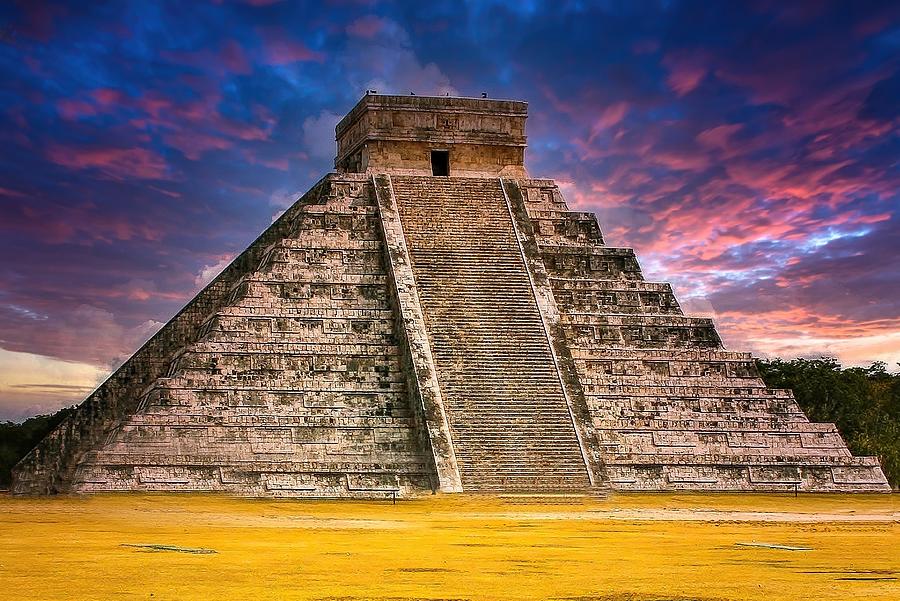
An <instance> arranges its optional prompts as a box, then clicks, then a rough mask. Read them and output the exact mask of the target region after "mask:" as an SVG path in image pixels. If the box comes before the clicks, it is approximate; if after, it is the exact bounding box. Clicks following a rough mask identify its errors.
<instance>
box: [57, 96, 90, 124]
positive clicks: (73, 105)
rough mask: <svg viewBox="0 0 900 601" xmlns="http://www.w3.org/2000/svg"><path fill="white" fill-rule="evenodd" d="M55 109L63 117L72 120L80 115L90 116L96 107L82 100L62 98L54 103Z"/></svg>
mask: <svg viewBox="0 0 900 601" xmlns="http://www.w3.org/2000/svg"><path fill="white" fill-rule="evenodd" d="M56 110H57V111H59V114H60V115H62V117H63V118H64V119H68V120H69V121H74V120H76V119H80V118H81V117H92V116H93V115H96V114H97V107H96V106H95V105H94V104H92V103H90V102H85V101H84V100H71V99H68V98H67V99H64V100H60V101H59V102H57V103H56Z"/></svg>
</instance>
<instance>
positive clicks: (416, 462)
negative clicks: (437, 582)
mask: <svg viewBox="0 0 900 601" xmlns="http://www.w3.org/2000/svg"><path fill="white" fill-rule="evenodd" d="M377 220H378V216H377V210H376V207H375V205H374V202H373V193H372V189H371V186H370V185H369V183H368V182H367V180H366V179H365V178H361V177H354V176H352V175H348V176H334V175H332V176H329V177H327V178H325V179H324V180H323V181H322V182H320V183H319V184H318V185H317V186H316V187H314V188H313V190H311V191H310V192H309V193H308V194H306V195H305V196H304V197H303V198H302V199H301V200H300V201H298V202H297V203H296V204H295V205H294V206H293V207H291V208H290V209H289V210H288V211H287V212H286V213H285V215H284V216H282V217H281V218H280V219H279V220H278V221H277V222H276V223H275V224H273V225H272V226H271V227H270V228H269V229H268V230H267V231H266V232H265V233H264V234H263V235H262V236H261V237H260V238H259V239H258V240H257V241H256V242H254V243H253V244H252V245H251V246H250V247H249V248H248V250H247V251H245V252H244V253H243V254H242V255H241V256H240V257H238V258H237V259H236V260H235V261H234V263H232V265H231V266H229V267H228V268H227V269H226V270H225V271H224V272H223V273H222V274H221V275H220V276H219V277H218V278H216V280H215V281H214V282H213V283H211V284H210V285H209V286H208V287H207V288H206V289H205V290H204V291H203V292H201V293H200V294H199V295H198V296H197V297H196V298H195V299H194V300H193V301H191V302H190V303H189V304H188V305H187V306H186V307H185V309H184V310H182V312H181V313H179V314H178V315H177V316H176V317H175V318H174V319H173V320H172V321H170V322H169V323H168V324H167V325H166V326H165V327H164V328H163V329H162V330H161V331H160V332H159V333H158V334H157V335H156V336H155V337H154V338H153V339H152V340H151V341H150V342H148V343H147V344H146V345H145V346H144V347H143V348H142V349H140V350H139V351H138V352H137V353H135V355H134V356H133V357H132V358H131V359H130V360H129V361H128V362H126V363H125V364H124V365H123V366H122V367H121V368H120V369H119V370H117V372H116V373H115V374H113V375H112V376H111V377H110V378H109V380H107V382H106V383H104V384H103V385H102V386H101V387H100V388H99V389H98V390H97V391H96V392H95V393H94V394H93V395H91V397H89V398H88V399H87V400H86V401H85V402H84V403H83V404H82V405H81V406H80V407H79V409H78V411H77V412H76V413H75V415H74V416H72V417H71V418H70V419H69V420H68V421H67V422H65V423H63V424H62V425H61V426H60V428H59V429H58V430H57V431H55V432H54V433H53V434H52V435H51V436H49V437H48V438H47V439H46V440H45V441H44V442H42V443H41V445H39V446H38V447H37V448H36V449H35V450H34V451H32V453H30V454H29V455H28V456H27V457H26V458H25V459H24V460H23V461H22V462H21V463H20V464H19V466H18V467H17V468H16V479H15V485H14V491H15V492H19V493H47V492H69V491H74V492H95V491H108V490H194V491H197V490H213V491H228V492H232V493H239V494H248V495H277V496H370V495H372V494H380V493H385V494H390V493H391V491H394V490H397V491H399V492H405V491H411V490H420V489H421V490H429V489H430V488H431V487H432V482H431V479H432V467H431V466H430V465H429V462H428V461H427V459H426V455H424V454H423V453H422V441H421V440H420V435H419V431H420V430H421V428H420V427H419V425H418V420H419V419H420V416H418V415H417V414H416V412H415V410H414V409H413V407H414V405H413V404H411V403H410V391H409V389H408V387H407V382H406V377H405V375H404V369H403V367H402V365H401V356H400V349H399V347H398V345H397V344H396V335H395V334H396V333H395V326H396V324H395V319H394V312H393V309H392V306H391V302H390V294H389V290H388V279H387V274H386V270H385V266H384V256H383V253H384V249H383V243H382V239H381V234H380V227H379V225H378V222H377Z"/></svg>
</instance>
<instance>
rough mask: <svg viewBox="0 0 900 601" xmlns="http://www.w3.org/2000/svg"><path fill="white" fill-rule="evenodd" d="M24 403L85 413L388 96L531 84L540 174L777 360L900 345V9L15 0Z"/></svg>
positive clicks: (16, 214) (3, 251)
mask: <svg viewBox="0 0 900 601" xmlns="http://www.w3.org/2000/svg"><path fill="white" fill-rule="evenodd" d="M0 76H2V85H0V142H2V146H0V419H22V418H24V417H27V416H30V415H34V414H36V413H42V412H47V411H52V410H54V409H56V408H58V407H61V406H64V405H67V404H72V403H75V402H79V401H80V400H81V399H82V398H83V397H84V396H85V395H86V394H87V393H88V392H89V391H90V390H91V389H92V388H93V387H95V386H96V385H97V384H98V383H99V382H101V381H102V380H103V379H104V378H105V377H106V376H107V375H108V374H109V372H110V370H111V369H113V368H114V367H115V366H117V365H119V364H120V363H121V362H122V361H123V360H124V359H126V358H127V357H128V356H129V355H130V354H131V353H132V352H134V350H136V349H137V348H138V347H139V346H140V344H141V343H142V342H143V341H144V340H146V339H147V338H148V337H149V336H150V335H152V334H153V333H154V332H155V331H156V330H157V329H158V328H159V327H160V326H161V325H162V324H164V323H165V322H166V321H167V320H168V319H169V318H170V317H171V316H172V315H174V314H175V312H176V311H177V310H178V309H179V308H180V307H181V306H182V305H183V304H184V303H185V302H186V301H187V300H189V299H190V298H191V297H192V296H193V295H194V294H195V293H196V292H197V291H198V290H199V289H200V288H201V287H202V286H203V285H204V284H205V283H206V282H208V281H209V280H210V279H211V278H212V277H214V275H215V274H216V273H217V272H218V271H219V270H220V269H221V268H223V267H224V266H225V265H227V263H228V262H229V261H230V260H231V259H232V258H233V257H234V256H235V255H236V254H237V253H238V252H240V251H241V250H242V249H243V248H245V247H246V246H247V244H248V243H249V242H250V241H252V240H253V239H254V238H255V237H256V236H257V235H258V234H259V233H260V232H261V231H262V230H263V229H264V228H266V227H267V226H268V225H269V224H270V223H271V222H272V220H273V219H274V218H275V217H276V216H277V215H278V214H279V213H280V212H281V211H283V210H284V209H285V207H287V206H289V205H290V204H291V203H292V202H293V200H295V199H296V198H298V197H299V196H300V195H301V194H302V193H303V192H304V191H305V190H307V189H308V188H309V187H310V186H311V185H312V184H313V183H314V182H315V181H317V180H318V179H319V178H320V177H322V176H323V175H324V174H326V173H327V172H329V171H331V170H332V167H333V162H332V161H333V157H334V125H335V123H336V122H337V120H338V119H339V117H340V116H342V115H343V114H344V113H346V112H347V111H348V110H349V109H350V108H351V107H352V106H353V105H354V104H355V103H356V101H358V100H359V98H360V97H361V96H362V95H363V93H364V91H365V90H366V89H376V90H378V91H379V92H382V93H401V94H406V93H409V92H415V93H416V94H420V95H424V94H439V95H443V94H446V93H449V94H451V95H463V96H476V97H479V96H480V95H481V93H482V92H486V93H487V94H488V95H489V96H490V97H492V98H513V99H521V100H526V101H528V102H529V118H528V124H527V129H528V136H529V138H528V143H529V147H528V150H527V154H526V166H527V168H528V170H529V173H530V174H531V175H532V176H534V177H548V178H554V179H556V180H557V182H558V183H559V184H560V186H561V188H562V189H563V192H564V194H565V195H566V197H567V200H568V201H569V205H570V207H571V208H575V209H579V210H589V211H594V212H595V213H596V214H597V215H598V218H599V221H600V224H601V227H602V229H603V231H604V233H605V236H606V239H607V242H608V243H609V244H610V245H616V246H630V247H634V248H635V249H636V251H637V253H638V258H639V260H640V262H641V264H642V266H643V269H644V272H645V275H646V277H647V278H648V279H652V280H663V281H671V282H672V283H673V285H674V287H675V291H676V294H677V296H678V297H679V299H680V300H681V302H682V305H683V307H684V308H685V310H686V311H687V312H689V313H692V314H695V315H705V316H712V317H714V318H715V319H716V322H717V324H718V327H719V330H720V333H721V335H722V337H723V339H724V342H725V344H726V347H727V348H729V349H733V350H744V351H751V352H753V353H755V354H757V355H759V356H764V357H776V356H780V357H785V358H793V357H798V356H802V357H818V356H820V355H830V356H836V357H838V358H839V359H840V360H841V361H843V362H844V363H846V364H854V365H855V364H859V365H865V364H868V363H869V362H871V361H876V360H880V361H885V362H888V363H889V364H890V365H891V366H893V367H896V365H895V364H896V363H897V362H900V191H898V183H900V166H898V161H900V136H898V132H900V113H898V111H900V3H897V2H867V1H864V0H853V1H848V2H831V1H827V0H815V1H811V2H804V1H791V2H784V1H781V0H772V1H769V0H760V1H757V2H737V1H729V2H708V1H702V2H688V1H678V0H658V1H654V2H644V1H640V0H627V1H622V2H616V1H612V0H608V1H603V2H571V1H564V0H555V1H551V2H538V1H529V0H518V1H511V2H502V1H491V0H483V1H477V2H476V1H471V2H453V3H444V2H439V1H430V2H421V1H412V2H399V1H398V2H389V1H386V2H376V1H365V0H362V1H353V0H333V1H330V2H328V1H324V2H289V1H281V2H279V1H277V0H247V1H243V2H240V1H227V0H221V1H219V2H201V1H197V2H177V3H176V2H171V3H170V2H161V1H159V2H128V1H117V2H102V3H85V2H78V3H71V4H68V5H67V4H64V3H43V2H40V1H38V0H28V1H25V2H21V3H8V2H7V3H3V5H2V7H0Z"/></svg>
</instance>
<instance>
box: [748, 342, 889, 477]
mask: <svg viewBox="0 0 900 601" xmlns="http://www.w3.org/2000/svg"><path fill="white" fill-rule="evenodd" d="M756 364H757V367H758V368H759V372H760V375H761V376H762V379H763V380H764V381H765V383H766V385H767V386H769V387H771V388H790V389H791V390H793V391H794V396H795V397H796V398H797V403H798V404H799V405H800V408H801V409H803V411H804V412H805V413H806V415H807V416H808V417H809V419H810V420H811V421H814V422H832V423H834V424H835V425H836V426H837V429H838V432H840V433H841V436H843V438H844V441H845V442H846V443H847V446H848V447H850V450H851V451H852V452H853V454H854V455H874V456H876V457H878V458H879V459H880V460H881V467H882V468H883V469H884V474H885V476H887V479H888V481H889V482H890V483H891V486H892V487H893V488H894V489H897V488H900V373H894V374H892V373H890V372H889V371H888V370H887V364H885V363H881V362H877V363H873V364H872V365H871V366H870V367H848V368H843V367H841V364H840V363H838V361H837V359H832V358H830V357H822V358H821V359H793V360H791V361H785V360H783V359H773V360H770V361H767V360H762V359H757V361H756ZM898 365H900V364H898Z"/></svg>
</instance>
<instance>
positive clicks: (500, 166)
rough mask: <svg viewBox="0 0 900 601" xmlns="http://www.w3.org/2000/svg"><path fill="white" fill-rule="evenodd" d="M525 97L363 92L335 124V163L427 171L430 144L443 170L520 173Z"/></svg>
mask: <svg viewBox="0 0 900 601" xmlns="http://www.w3.org/2000/svg"><path fill="white" fill-rule="evenodd" d="M526 117H527V104H526V103H524V102H515V101H509V100H483V99H476V98H449V97H428V96H387V95H377V94H368V95H366V96H365V97H363V99H362V100H361V101H360V102H359V103H358V104H357V105H356V107H354V108H353V110H352V111H350V113H349V114H348V115H347V116H346V117H344V119H343V120H341V122H340V123H339V124H338V126H337V130H336V137H337V143H338V152H337V158H336V159H335V167H336V168H337V170H338V171H341V172H351V173H363V172H368V173H395V174H407V175H431V151H432V150H448V151H449V152H450V173H451V175H465V176H470V177H472V176H498V175H503V176H505V177H525V168H524V158H525V119H526Z"/></svg>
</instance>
